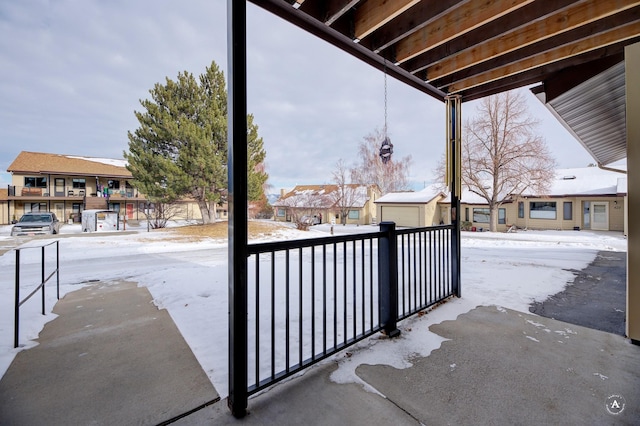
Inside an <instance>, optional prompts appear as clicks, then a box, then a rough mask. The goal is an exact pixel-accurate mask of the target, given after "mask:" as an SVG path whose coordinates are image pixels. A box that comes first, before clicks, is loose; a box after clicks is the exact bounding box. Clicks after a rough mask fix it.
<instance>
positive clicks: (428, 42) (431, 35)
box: [395, 0, 533, 63]
mask: <svg viewBox="0 0 640 426" xmlns="http://www.w3.org/2000/svg"><path fill="white" fill-rule="evenodd" d="M532 1H533V0H506V1H505V0H503V1H500V0H486V1H483V2H470V3H465V4H463V5H462V6H460V7H457V8H455V9H454V10H452V11H450V12H449V13H447V14H446V15H445V16H443V17H441V18H440V19H438V20H436V21H435V22H432V23H430V24H428V25H426V26H425V27H423V28H421V29H420V30H418V31H416V32H414V33H412V34H410V35H409V36H408V37H406V38H404V39H402V40H400V41H399V42H398V43H397V44H396V46H395V50H396V61H397V62H399V63H402V62H404V61H407V60H409V59H411V58H413V57H415V56H418V55H420V54H421V53H423V52H426V51H428V50H429V49H433V48H434V47H437V46H439V45H441V44H443V43H446V42H447V41H449V40H452V39H454V38H456V37H459V36H460V35H462V34H465V33H467V32H469V31H472V30H473V29H475V28H478V27H480V26H482V25H485V24H487V23H489V22H491V21H494V20H496V19H498V18H499V17H501V16H504V15H507V14H508V13H510V12H512V11H514V10H517V9H519V8H521V7H523V6H525V5H527V4H529V3H531V2H532Z"/></svg>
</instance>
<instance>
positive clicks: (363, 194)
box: [272, 184, 369, 208]
mask: <svg viewBox="0 0 640 426" xmlns="http://www.w3.org/2000/svg"><path fill="white" fill-rule="evenodd" d="M346 186H347V188H348V191H349V192H348V195H347V199H348V200H349V204H350V207H357V208H362V207H364V205H365V204H366V203H367V201H368V200H369V193H368V187H367V186H366V185H358V184H348V185H346ZM338 189H339V187H338V185H335V184H330V185H297V186H296V187H295V188H293V189H292V190H291V191H289V192H287V193H286V194H284V195H283V196H281V197H280V198H278V200H277V201H276V202H274V203H273V204H272V205H273V206H275V207H299V208H309V207H311V208H329V207H333V206H334V204H336V201H337V196H338V194H337V191H338ZM345 192H347V191H345Z"/></svg>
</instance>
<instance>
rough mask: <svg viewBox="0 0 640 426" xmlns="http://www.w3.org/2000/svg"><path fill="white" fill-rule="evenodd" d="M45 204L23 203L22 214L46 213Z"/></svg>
mask: <svg viewBox="0 0 640 426" xmlns="http://www.w3.org/2000/svg"><path fill="white" fill-rule="evenodd" d="M48 210H49V209H47V203H24V212H25V213H30V212H33V213H37V212H46V211H48Z"/></svg>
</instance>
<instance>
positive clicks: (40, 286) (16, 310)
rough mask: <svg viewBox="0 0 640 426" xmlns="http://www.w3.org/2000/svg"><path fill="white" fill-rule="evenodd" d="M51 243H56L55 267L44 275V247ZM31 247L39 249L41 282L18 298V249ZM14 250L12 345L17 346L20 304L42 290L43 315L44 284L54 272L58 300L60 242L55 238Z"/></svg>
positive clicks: (43, 306) (43, 304)
mask: <svg viewBox="0 0 640 426" xmlns="http://www.w3.org/2000/svg"><path fill="white" fill-rule="evenodd" d="M53 244H55V245H56V269H55V270H54V271H52V272H51V273H50V274H49V276H48V277H45V260H44V257H45V248H46V247H48V246H50V245H53ZM33 248H40V249H41V258H40V270H41V282H40V284H38V286H37V287H36V288H35V289H34V290H33V291H32V292H31V293H29V295H28V296H27V297H25V298H24V299H22V300H20V251H21V250H27V249H33ZM15 250H16V278H15V283H16V291H15V304H14V328H13V347H14V348H17V347H18V340H19V326H20V306H22V305H23V304H24V303H25V302H26V301H27V300H29V299H30V298H31V297H32V296H33V295H34V294H36V293H37V292H38V290H42V315H45V312H44V310H45V294H44V293H45V292H44V289H45V284H46V283H47V281H49V280H50V279H51V277H53V275H54V274H55V275H56V297H57V299H58V300H60V242H59V240H55V241H52V242H50V243H48V244H44V245H42V246H35V247H23V248H16V249H15Z"/></svg>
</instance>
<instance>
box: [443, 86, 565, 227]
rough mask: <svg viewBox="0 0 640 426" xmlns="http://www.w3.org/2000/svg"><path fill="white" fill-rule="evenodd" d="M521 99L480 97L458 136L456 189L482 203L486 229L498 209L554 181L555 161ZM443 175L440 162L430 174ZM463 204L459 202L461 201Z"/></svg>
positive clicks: (495, 224) (493, 224)
mask: <svg viewBox="0 0 640 426" xmlns="http://www.w3.org/2000/svg"><path fill="white" fill-rule="evenodd" d="M537 124H538V122H537V121H536V120H535V119H534V118H533V117H532V116H531V115H530V114H529V112H528V111H527V104H526V101H525V99H524V97H523V96H522V95H521V94H520V93H518V92H513V91H512V92H505V93H501V94H498V95H495V96H490V97H486V98H483V99H482V101H481V102H480V105H479V106H478V109H477V114H476V117H475V118H474V119H473V120H468V121H466V123H465V125H464V129H463V133H462V184H463V186H464V187H465V188H467V189H468V190H469V191H471V192H472V193H474V194H477V195H479V196H480V197H482V198H484V199H485V200H487V203H488V205H489V211H490V220H489V229H490V230H491V231H496V230H497V228H498V208H499V207H500V206H501V205H502V204H503V203H504V202H505V201H506V200H508V199H510V198H511V197H514V196H519V195H521V194H522V193H523V192H524V191H529V192H532V193H535V194H540V195H542V194H544V193H545V192H546V191H548V189H549V186H550V184H551V182H552V180H553V177H554V170H555V167H556V163H555V160H554V159H553V157H552V156H551V153H550V152H549V149H548V148H547V145H546V143H545V142H544V140H543V138H542V137H541V136H540V135H538V134H536V132H535V128H536V126H537ZM435 173H436V174H439V175H440V176H442V175H443V173H444V158H443V159H442V160H441V165H439V166H438V169H436V171H435ZM463 201H464V200H463Z"/></svg>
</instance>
